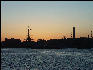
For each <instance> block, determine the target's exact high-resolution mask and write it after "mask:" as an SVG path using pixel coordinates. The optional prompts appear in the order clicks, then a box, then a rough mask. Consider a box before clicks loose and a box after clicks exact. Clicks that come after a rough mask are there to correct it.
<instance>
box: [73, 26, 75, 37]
mask: <svg viewBox="0 0 93 70" xmlns="http://www.w3.org/2000/svg"><path fill="white" fill-rule="evenodd" d="M73 38H75V27H73Z"/></svg>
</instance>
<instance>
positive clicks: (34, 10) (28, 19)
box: [1, 1, 93, 41]
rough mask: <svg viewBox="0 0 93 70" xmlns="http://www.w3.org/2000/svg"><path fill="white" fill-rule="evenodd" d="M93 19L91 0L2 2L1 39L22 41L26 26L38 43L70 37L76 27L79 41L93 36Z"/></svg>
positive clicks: (24, 36)
mask: <svg viewBox="0 0 93 70" xmlns="http://www.w3.org/2000/svg"><path fill="white" fill-rule="evenodd" d="M92 18H93V2H92V1H89V2H88V1H84V2H82V1H71V2H69V1H49V2H48V1H40V2H39V1H30V2H29V1H22V2H19V1H1V40H2V41H3V40H4V39H5V38H17V39H21V40H22V41H23V40H24V39H26V38H27V36H26V35H27V26H30V28H31V29H32V30H31V32H30V33H31V35H30V36H31V37H32V38H33V39H34V40H35V41H36V40H38V39H45V40H49V39H61V38H64V36H65V37H66V38H70V37H71V32H73V29H72V27H76V31H75V34H76V35H75V37H76V38H79V37H88V35H89V37H91V35H90V34H91V30H92V31H93V20H92Z"/></svg>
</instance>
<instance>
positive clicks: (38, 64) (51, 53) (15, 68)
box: [1, 48, 93, 70]
mask: <svg viewBox="0 0 93 70" xmlns="http://www.w3.org/2000/svg"><path fill="white" fill-rule="evenodd" d="M1 70H93V48H92V49H76V48H66V49H31V48H3V49H1Z"/></svg>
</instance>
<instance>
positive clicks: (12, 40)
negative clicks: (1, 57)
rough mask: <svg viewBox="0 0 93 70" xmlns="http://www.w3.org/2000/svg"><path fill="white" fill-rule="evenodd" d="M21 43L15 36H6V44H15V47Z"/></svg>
mask: <svg viewBox="0 0 93 70" xmlns="http://www.w3.org/2000/svg"><path fill="white" fill-rule="evenodd" d="M20 43H21V40H20V39H14V38H11V39H8V38H5V44H6V46H13V47H14V46H18V45H19V44H20Z"/></svg>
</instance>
